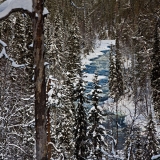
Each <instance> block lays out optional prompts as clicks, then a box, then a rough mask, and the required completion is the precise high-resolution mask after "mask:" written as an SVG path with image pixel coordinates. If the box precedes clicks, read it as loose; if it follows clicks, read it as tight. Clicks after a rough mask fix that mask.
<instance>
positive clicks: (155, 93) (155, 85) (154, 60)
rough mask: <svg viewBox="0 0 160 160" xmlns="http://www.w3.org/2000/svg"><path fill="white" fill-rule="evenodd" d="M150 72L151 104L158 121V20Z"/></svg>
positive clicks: (159, 93) (159, 22)
mask: <svg viewBox="0 0 160 160" xmlns="http://www.w3.org/2000/svg"><path fill="white" fill-rule="evenodd" d="M151 58H152V64H153V68H152V72H151V86H152V90H153V95H152V97H153V103H154V109H155V112H157V115H158V117H159V119H160V98H159V97H160V70H159V68H160V63H159V59H160V19H158V20H157V23H156V25H155V33H154V48H153V55H152V57H151Z"/></svg>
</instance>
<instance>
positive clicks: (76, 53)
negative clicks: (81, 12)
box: [65, 17, 81, 79]
mask: <svg viewBox="0 0 160 160" xmlns="http://www.w3.org/2000/svg"><path fill="white" fill-rule="evenodd" d="M66 45H67V47H66V55H67V57H66V62H65V63H66V66H65V69H66V71H67V72H69V73H70V76H71V77H70V78H73V79H75V77H76V76H77V74H80V72H81V66H80V53H81V36H80V32H79V27H78V24H77V19H76V17H74V18H73V23H72V25H71V26H70V30H69V36H68V39H67V44H66Z"/></svg>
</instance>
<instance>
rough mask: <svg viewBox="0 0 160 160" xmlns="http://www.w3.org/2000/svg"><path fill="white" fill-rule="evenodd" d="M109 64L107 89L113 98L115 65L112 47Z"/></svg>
mask: <svg viewBox="0 0 160 160" xmlns="http://www.w3.org/2000/svg"><path fill="white" fill-rule="evenodd" d="M109 60H110V65H109V91H110V97H112V98H113V99H115V92H116V91H115V89H116V83H117V82H116V65H115V55H114V51H113V48H111V51H110V57H109Z"/></svg>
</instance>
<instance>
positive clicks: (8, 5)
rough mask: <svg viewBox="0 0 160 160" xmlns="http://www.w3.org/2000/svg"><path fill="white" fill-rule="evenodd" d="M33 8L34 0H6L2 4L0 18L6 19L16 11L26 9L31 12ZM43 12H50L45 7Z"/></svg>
mask: <svg viewBox="0 0 160 160" xmlns="http://www.w3.org/2000/svg"><path fill="white" fill-rule="evenodd" d="M32 8H33V7H32V0H6V1H4V2H3V3H2V4H1V5H0V19H4V18H6V17H7V16H9V15H10V14H11V13H12V12H16V11H25V12H28V13H29V14H31V13H32V12H33V9H32ZM43 14H44V15H47V14H48V10H47V9H46V8H44V11H43Z"/></svg>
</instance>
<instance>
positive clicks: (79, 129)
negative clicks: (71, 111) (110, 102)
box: [74, 75, 87, 160]
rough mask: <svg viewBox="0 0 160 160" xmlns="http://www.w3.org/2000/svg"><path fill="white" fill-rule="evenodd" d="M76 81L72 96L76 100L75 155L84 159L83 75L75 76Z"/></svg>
mask: <svg viewBox="0 0 160 160" xmlns="http://www.w3.org/2000/svg"><path fill="white" fill-rule="evenodd" d="M77 80H78V83H77V84H76V87H75V89H74V98H75V100H76V116H75V125H74V128H75V129H74V134H75V156H76V158H77V160H85V159H86V158H87V157H86V156H87V155H86V152H87V147H86V140H87V136H86V132H87V114H86V108H85V106H84V103H85V102H86V97H85V95H84V94H85V82H84V80H83V76H82V75H80V77H77Z"/></svg>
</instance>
